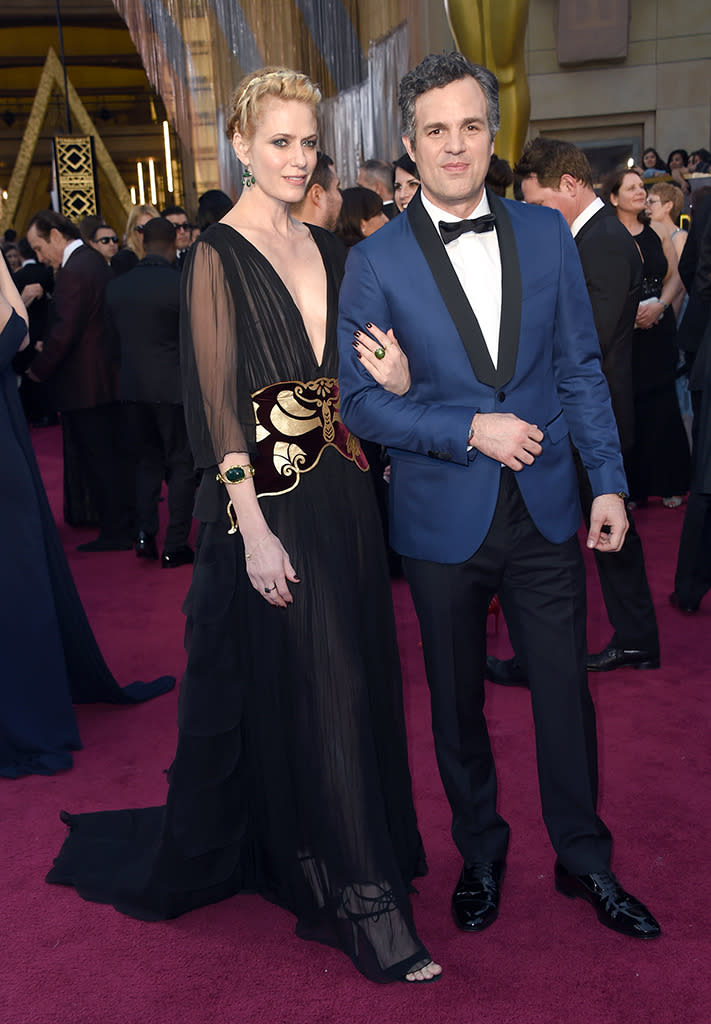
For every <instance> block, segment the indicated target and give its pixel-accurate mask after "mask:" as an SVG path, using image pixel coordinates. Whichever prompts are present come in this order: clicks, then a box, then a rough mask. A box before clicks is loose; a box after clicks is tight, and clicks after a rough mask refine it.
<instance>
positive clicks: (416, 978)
mask: <svg viewBox="0 0 711 1024" xmlns="http://www.w3.org/2000/svg"><path fill="white" fill-rule="evenodd" d="M441 977H442V968H441V967H440V965H439V964H436V963H435V962H434V960H425V961H424V963H419V964H413V967H412V970H411V971H409V973H408V974H406V975H405V977H404V978H403V981H406V982H408V983H409V984H412V985H425V984H427V983H428V982H430V981H439V979H440V978H441Z"/></svg>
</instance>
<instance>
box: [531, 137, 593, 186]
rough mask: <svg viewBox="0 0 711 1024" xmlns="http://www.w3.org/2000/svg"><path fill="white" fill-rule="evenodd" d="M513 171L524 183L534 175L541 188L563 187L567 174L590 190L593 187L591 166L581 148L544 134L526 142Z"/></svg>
mask: <svg viewBox="0 0 711 1024" xmlns="http://www.w3.org/2000/svg"><path fill="white" fill-rule="evenodd" d="M513 170H514V174H515V175H516V177H517V178H520V179H521V180H524V179H525V178H531V177H533V175H534V174H535V176H536V178H537V179H538V184H539V185H540V186H541V187H542V188H560V179H561V178H562V177H563V175H564V174H569V175H570V176H571V178H575V180H576V181H580V182H582V184H583V185H585V186H587V187H588V188H592V184H593V177H592V170H591V168H590V163H589V161H588V158H587V157H586V156H585V154H584V153H583V151H582V150H581V149H578V147H577V146H574V145H573V143H572V142H563V141H562V140H561V139H547V138H544V137H543V136H542V135H539V136H538V138H537V139H531V141H530V142H527V143H526V145H525V146H524V147H523V153H522V154H521V157H520V159H519V160H518V161H517V163H516V164H515V166H514V169H513Z"/></svg>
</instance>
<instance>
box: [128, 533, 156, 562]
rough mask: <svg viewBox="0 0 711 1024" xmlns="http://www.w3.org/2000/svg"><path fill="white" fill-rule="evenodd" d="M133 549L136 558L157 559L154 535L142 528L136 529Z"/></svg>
mask: <svg viewBox="0 0 711 1024" xmlns="http://www.w3.org/2000/svg"><path fill="white" fill-rule="evenodd" d="M134 550H135V552H136V558H151V559H153V561H157V559H158V546H157V544H156V539H155V537H153V536H152V535H151V534H150V533H145V531H143V530H139V531H138V537H137V538H136V543H135V544H134Z"/></svg>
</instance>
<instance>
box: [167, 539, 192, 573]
mask: <svg viewBox="0 0 711 1024" xmlns="http://www.w3.org/2000/svg"><path fill="white" fill-rule="evenodd" d="M194 561H195V552H194V551H193V549H192V548H190V547H188V545H187V544H183V546H182V547H180V548H176V549H175V550H174V551H164V552H163V557H162V558H161V560H160V564H161V567H162V568H163V569H177V568H178V566H179V565H192V564H193V562H194Z"/></svg>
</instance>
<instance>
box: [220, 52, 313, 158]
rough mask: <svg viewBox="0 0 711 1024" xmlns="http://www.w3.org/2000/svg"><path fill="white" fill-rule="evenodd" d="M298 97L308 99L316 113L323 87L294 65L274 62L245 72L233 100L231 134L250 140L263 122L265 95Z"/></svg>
mask: <svg viewBox="0 0 711 1024" xmlns="http://www.w3.org/2000/svg"><path fill="white" fill-rule="evenodd" d="M268 97H274V98H275V99H279V100H297V101H298V102H300V103H306V104H307V105H308V106H309V107H311V109H312V110H313V111H314V114H315V113H316V107H317V106H318V104H319V103H320V101H321V91H320V90H319V88H318V86H316V85H314V83H313V82H312V81H311V79H310V78H308V77H307V76H306V75H303V74H301V72H300V71H293V70H292V69H291V68H285V67H278V66H271V67H266V68H261V69H260V70H259V71H252V72H251V73H250V74H249V75H245V77H244V78H243V79H242V81H241V82H240V83H239V85H238V86H237V88H236V89H235V91H234V93H233V95H232V100H231V101H230V117H229V120H228V122H227V129H226V134H227V138H228V139H229V140H230V141H232V138H233V136H234V135H235V134H239V135H241V136H242V138H243V139H245V140H246V141H249V140H250V139H251V138H252V137H253V135H254V132H255V129H256V127H257V124H258V122H259V116H260V107H261V104H262V103H263V101H264V100H265V99H267V98H268Z"/></svg>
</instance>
